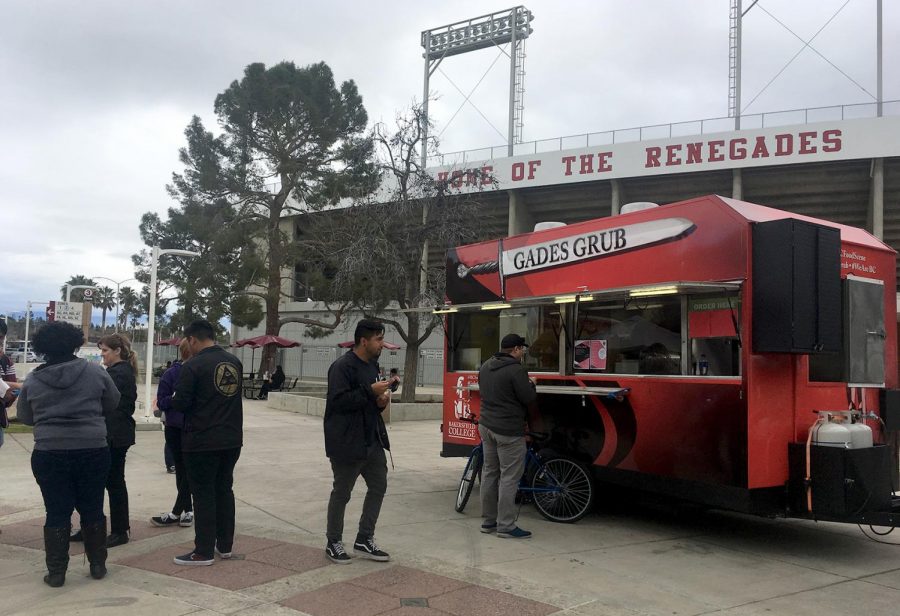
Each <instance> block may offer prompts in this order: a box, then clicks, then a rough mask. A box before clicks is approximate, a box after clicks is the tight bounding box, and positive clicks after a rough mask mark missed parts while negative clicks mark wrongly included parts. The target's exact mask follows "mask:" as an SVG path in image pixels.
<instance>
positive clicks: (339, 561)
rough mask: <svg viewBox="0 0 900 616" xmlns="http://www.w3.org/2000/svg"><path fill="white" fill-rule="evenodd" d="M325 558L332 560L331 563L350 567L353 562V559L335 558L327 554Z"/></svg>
mask: <svg viewBox="0 0 900 616" xmlns="http://www.w3.org/2000/svg"><path fill="white" fill-rule="evenodd" d="M325 556H326V557H327V558H328V560H330V561H331V562H333V563H334V564H336V565H349V564H350V563H352V562H353V559H352V558H345V559H340V558H335V557H334V556H332V555H331V554H325Z"/></svg>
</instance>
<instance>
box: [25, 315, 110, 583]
mask: <svg viewBox="0 0 900 616" xmlns="http://www.w3.org/2000/svg"><path fill="white" fill-rule="evenodd" d="M83 342H84V336H82V334H81V330H80V329H78V328H77V327H75V326H73V325H70V324H68V323H64V322H61V321H57V322H55V323H49V324H47V325H44V326H43V327H42V328H41V329H39V330H38V331H37V333H36V334H35V335H34V350H35V352H37V353H41V354H43V355H44V356H45V357H46V362H45V363H43V364H41V365H40V366H38V367H37V368H35V370H34V371H33V372H32V373H31V374H30V375H29V376H28V378H27V379H26V380H25V382H24V384H23V386H22V393H21V394H20V395H19V403H18V411H17V413H18V417H19V419H20V420H21V421H22V423H24V424H26V425H29V426H34V450H33V451H32V453H31V470H32V472H33V473H34V478H35V479H36V480H37V483H38V486H40V488H41V494H42V495H43V497H44V508H45V509H46V512H47V519H46V522H45V523H44V550H45V552H46V561H47V575H46V576H44V582H46V583H47V584H49V585H50V586H53V587H59V586H62V585H63V584H64V583H65V581H66V570H67V568H68V565H69V533H70V531H71V518H72V511H73V510H75V509H77V510H78V513H79V515H80V516H81V530H82V534H83V536H84V551H85V554H86V555H87V558H88V561H89V562H90V571H91V577H93V578H94V579H97V580H99V579H100V578H102V577H103V576H105V575H106V518H105V517H103V488H104V486H105V485H106V477H107V474H108V472H109V447H108V446H107V443H106V421H105V420H104V415H106V414H108V413H110V412H112V411H113V410H114V409H115V408H116V406H117V405H118V404H119V398H120V394H119V390H118V389H117V388H116V385H115V383H113V380H112V378H110V376H109V375H108V374H107V373H106V371H105V370H103V368H101V367H100V366H98V365H96V364H92V363H90V362H88V361H86V360H84V359H79V358H78V357H76V356H75V353H76V351H77V350H78V348H79V347H80V346H81V345H82V343H83Z"/></svg>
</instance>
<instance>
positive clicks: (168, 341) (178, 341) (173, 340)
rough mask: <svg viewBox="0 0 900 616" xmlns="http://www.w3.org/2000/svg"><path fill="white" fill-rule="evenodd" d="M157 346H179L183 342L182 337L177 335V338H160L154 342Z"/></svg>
mask: <svg viewBox="0 0 900 616" xmlns="http://www.w3.org/2000/svg"><path fill="white" fill-rule="evenodd" d="M153 344H154V345H156V346H178V345H179V344H181V338H178V337H177V336H176V337H175V338H166V339H165V340H158V341H156V342H154V343H153Z"/></svg>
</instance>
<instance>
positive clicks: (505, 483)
mask: <svg viewBox="0 0 900 616" xmlns="http://www.w3.org/2000/svg"><path fill="white" fill-rule="evenodd" d="M478 433H479V434H481V444H482V447H483V448H484V469H483V470H482V472H481V517H483V518H484V521H485V522H487V523H491V522H496V523H497V531H498V532H504V531H508V530H512V529H513V528H515V527H516V492H518V491H519V480H520V479H521V478H522V473H524V472H525V451H526V450H525V437H524V436H504V435H502V434H497V433H496V432H492V431H491V430H490V429H489V428H486V427H485V426H483V425H479V426H478Z"/></svg>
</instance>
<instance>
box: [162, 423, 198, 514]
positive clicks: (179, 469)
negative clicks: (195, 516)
mask: <svg viewBox="0 0 900 616" xmlns="http://www.w3.org/2000/svg"><path fill="white" fill-rule="evenodd" d="M166 450H167V451H171V452H172V463H171V464H170V466H174V467H175V488H176V489H177V490H178V496H177V497H176V498H175V505H174V506H173V507H172V513H174V514H175V515H181V514H182V513H184V512H185V511H193V510H194V507H193V506H192V505H191V486H190V484H189V483H188V478H187V471H186V470H185V468H184V454H183V453H182V452H181V428H175V427H172V426H166Z"/></svg>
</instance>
